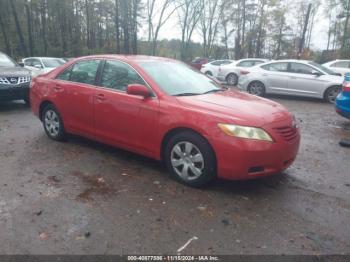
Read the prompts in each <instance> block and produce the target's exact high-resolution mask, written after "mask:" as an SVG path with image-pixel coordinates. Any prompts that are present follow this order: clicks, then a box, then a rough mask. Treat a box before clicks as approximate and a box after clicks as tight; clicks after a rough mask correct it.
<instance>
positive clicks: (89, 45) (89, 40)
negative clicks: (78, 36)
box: [85, 0, 91, 49]
mask: <svg viewBox="0 0 350 262" xmlns="http://www.w3.org/2000/svg"><path fill="white" fill-rule="evenodd" d="M85 10H86V46H87V48H88V49H90V48H91V39H90V36H91V35H90V33H91V29H90V11H89V0H85Z"/></svg>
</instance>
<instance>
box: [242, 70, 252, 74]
mask: <svg viewBox="0 0 350 262" xmlns="http://www.w3.org/2000/svg"><path fill="white" fill-rule="evenodd" d="M240 73H241V75H248V74H249V73H250V72H249V71H246V70H241V72H240Z"/></svg>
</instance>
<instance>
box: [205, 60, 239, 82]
mask: <svg viewBox="0 0 350 262" xmlns="http://www.w3.org/2000/svg"><path fill="white" fill-rule="evenodd" d="M233 62H234V60H228V59H226V60H215V61H212V62H209V63H207V64H204V65H202V68H201V72H202V73H203V74H206V75H209V76H213V77H215V78H216V77H217V76H218V73H219V68H220V66H223V65H229V64H232V63H233Z"/></svg>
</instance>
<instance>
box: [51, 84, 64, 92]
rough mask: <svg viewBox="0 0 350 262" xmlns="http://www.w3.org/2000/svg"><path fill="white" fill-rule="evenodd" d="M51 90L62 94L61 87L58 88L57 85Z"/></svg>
mask: <svg viewBox="0 0 350 262" xmlns="http://www.w3.org/2000/svg"><path fill="white" fill-rule="evenodd" d="M53 90H54V91H55V92H63V87H62V86H59V85H55V86H54V88H53Z"/></svg>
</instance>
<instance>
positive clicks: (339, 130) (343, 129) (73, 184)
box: [0, 97, 350, 255]
mask: <svg viewBox="0 0 350 262" xmlns="http://www.w3.org/2000/svg"><path fill="white" fill-rule="evenodd" d="M270 98H271V99H273V100H275V101H277V102H280V103H282V104H283V105H285V106H286V107H287V108H288V109H289V110H290V111H292V112H293V113H294V114H295V115H296V117H297V118H298V119H300V121H302V122H301V127H302V144H301V148H300V153H299V155H298V158H297V160H296V162H295V164H294V165H293V166H292V167H291V168H289V169H288V170H287V171H286V172H285V173H284V174H281V175H278V176H274V177H269V178H265V179H260V180H254V181H245V182H237V181H236V182H234V181H216V182H215V183H214V184H213V185H211V186H210V187H208V188H206V189H203V190H199V189H192V188H189V187H186V186H183V185H180V184H178V183H176V182H174V181H172V180H171V179H169V178H168V175H167V172H166V170H165V169H164V167H163V165H161V164H160V163H158V162H156V161H154V160H150V159H147V158H144V157H142V156H138V155H135V154H132V153H129V152H125V151H122V150H119V149H115V148H111V147H108V146H105V145H101V144H98V143H95V142H92V141H88V140H86V139H83V138H79V137H70V138H69V140H68V142H66V143H58V142H54V141H51V140H49V139H48V138H47V137H46V135H45V133H44V131H43V128H42V126H41V123H40V122H39V120H38V119H36V118H35V117H34V116H33V114H32V113H31V112H30V110H29V108H27V107H25V105H24V104H22V103H21V102H13V103H1V104H0V168H1V169H0V179H1V182H0V253H1V254H140V253H142V254H176V253H177V250H178V249H179V248H180V247H182V246H183V245H184V244H185V243H186V242H187V241H188V240H189V239H191V238H193V237H196V238H194V239H193V241H192V242H191V243H190V244H189V245H188V246H187V247H186V248H185V249H184V250H183V251H182V252H181V254H217V255H218V254H221V255H223V254H349V251H350V240H349V236H350V223H349V221H350V171H349V169H350V164H349V160H350V158H349V156H350V149H349V148H343V147H340V146H339V145H338V142H339V140H340V138H345V137H348V138H350V121H347V120H346V119H343V118H341V117H339V116H337V115H336V113H335V112H334V109H333V107H332V105H329V104H326V103H324V102H322V101H318V100H310V99H295V98H281V97H270Z"/></svg>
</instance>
